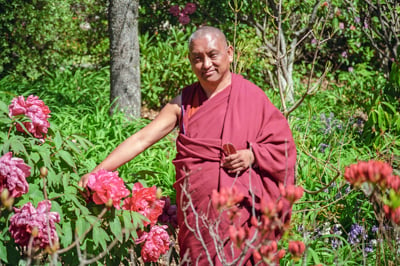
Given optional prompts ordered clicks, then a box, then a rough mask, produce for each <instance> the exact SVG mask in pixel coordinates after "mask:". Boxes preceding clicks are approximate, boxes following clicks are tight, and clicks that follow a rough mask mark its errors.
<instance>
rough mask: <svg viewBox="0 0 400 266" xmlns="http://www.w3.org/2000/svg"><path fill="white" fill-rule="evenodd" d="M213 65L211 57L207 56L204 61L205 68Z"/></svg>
mask: <svg viewBox="0 0 400 266" xmlns="http://www.w3.org/2000/svg"><path fill="white" fill-rule="evenodd" d="M211 65H212V62H211V59H210V58H209V57H208V56H206V57H205V58H204V61H203V68H204V69H208V68H210V67H211Z"/></svg>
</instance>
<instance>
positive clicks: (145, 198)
mask: <svg viewBox="0 0 400 266" xmlns="http://www.w3.org/2000/svg"><path fill="white" fill-rule="evenodd" d="M164 204H165V203H164V201H163V200H159V199H157V188H156V187H155V186H153V187H149V188H146V187H143V185H142V184H141V183H135V185H134V186H133V188H132V197H130V198H127V199H125V200H124V203H123V205H122V209H124V210H130V211H135V212H138V213H140V214H142V215H143V216H145V217H146V218H147V219H149V222H148V221H144V223H143V224H144V226H147V225H149V224H150V225H155V224H156V222H157V220H158V217H159V216H160V214H161V213H162V212H163V207H164Z"/></svg>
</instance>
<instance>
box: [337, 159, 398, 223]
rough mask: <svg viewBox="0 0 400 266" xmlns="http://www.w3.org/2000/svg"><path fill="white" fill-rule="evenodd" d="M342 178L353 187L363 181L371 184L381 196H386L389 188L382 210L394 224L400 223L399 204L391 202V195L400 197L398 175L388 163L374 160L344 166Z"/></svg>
mask: <svg viewBox="0 0 400 266" xmlns="http://www.w3.org/2000/svg"><path fill="white" fill-rule="evenodd" d="M344 178H345V179H346V180H347V181H348V182H349V183H350V184H352V185H353V186H355V187H360V186H361V185H362V184H363V183H365V182H368V183H370V184H372V185H373V186H374V188H375V192H377V193H381V197H383V198H387V190H391V193H389V195H390V194H391V196H390V199H388V200H387V201H386V203H388V204H383V211H384V213H385V215H386V217H388V218H389V219H390V220H392V221H393V222H394V223H395V224H400V206H397V205H396V204H393V202H391V201H392V200H391V198H392V197H395V198H400V177H399V176H396V175H393V168H392V167H391V166H390V165H389V164H387V163H385V162H381V161H374V160H371V161H368V162H358V163H356V164H352V165H350V166H348V167H346V169H345V173H344ZM394 201H397V200H394ZM384 202H385V201H384Z"/></svg>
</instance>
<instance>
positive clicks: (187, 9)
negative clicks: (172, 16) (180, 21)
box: [182, 3, 196, 15]
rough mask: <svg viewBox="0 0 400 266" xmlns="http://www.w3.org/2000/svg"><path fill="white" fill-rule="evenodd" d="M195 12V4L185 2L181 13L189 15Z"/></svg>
mask: <svg viewBox="0 0 400 266" xmlns="http://www.w3.org/2000/svg"><path fill="white" fill-rule="evenodd" d="M194 12H196V5H195V4H194V3H187V4H186V6H185V8H184V9H183V11H182V13H184V14H186V15H190V14H193V13H194Z"/></svg>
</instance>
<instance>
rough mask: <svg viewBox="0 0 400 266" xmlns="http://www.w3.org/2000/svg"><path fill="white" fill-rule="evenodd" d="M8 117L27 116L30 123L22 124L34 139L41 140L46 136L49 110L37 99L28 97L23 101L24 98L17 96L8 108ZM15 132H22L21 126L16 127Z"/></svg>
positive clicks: (48, 125)
mask: <svg viewBox="0 0 400 266" xmlns="http://www.w3.org/2000/svg"><path fill="white" fill-rule="evenodd" d="M8 110H9V116H10V117H11V118H12V117H13V116H17V115H25V116H27V117H28V118H29V119H30V120H31V122H23V124H24V126H25V128H26V129H27V130H28V131H29V132H30V133H32V134H33V136H34V137H35V138H39V139H42V138H43V137H44V136H43V135H45V134H47V130H48V128H49V127H50V123H49V121H47V119H48V118H49V117H50V115H49V114H50V110H49V108H48V107H47V106H46V105H45V104H44V102H43V101H42V100H39V97H37V96H33V95H30V96H28V98H27V99H26V100H25V98H24V96H18V97H16V98H14V99H13V100H12V101H11V104H10V106H8ZM16 127H17V130H18V131H20V132H24V129H23V128H22V127H21V125H19V124H17V125H16Z"/></svg>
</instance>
